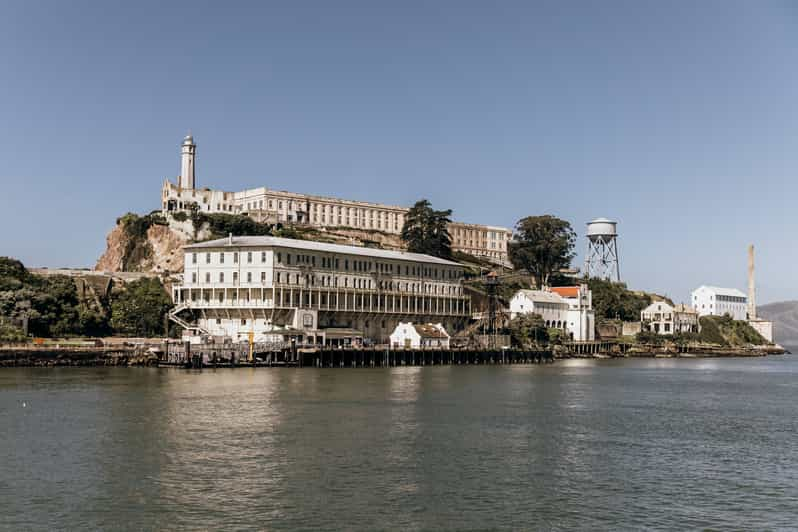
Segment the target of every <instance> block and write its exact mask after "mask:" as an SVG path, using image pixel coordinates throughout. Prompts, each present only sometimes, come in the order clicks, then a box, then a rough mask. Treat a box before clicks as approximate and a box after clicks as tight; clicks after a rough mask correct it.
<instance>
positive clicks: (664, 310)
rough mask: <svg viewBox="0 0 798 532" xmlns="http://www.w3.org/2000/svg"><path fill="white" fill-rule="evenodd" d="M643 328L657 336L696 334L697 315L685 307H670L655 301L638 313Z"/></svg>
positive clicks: (697, 329) (697, 326)
mask: <svg viewBox="0 0 798 532" xmlns="http://www.w3.org/2000/svg"><path fill="white" fill-rule="evenodd" d="M640 321H641V322H642V323H643V326H644V327H645V328H646V329H647V330H649V331H651V332H655V333H657V334H675V333H689V332H698V331H699V328H700V327H699V323H698V313H697V312H696V311H695V310H694V309H692V308H690V307H688V306H686V305H676V306H675V307H672V306H671V305H669V304H668V303H666V302H664V301H655V302H654V303H652V304H650V305H649V306H647V307H646V308H644V309H643V310H642V311H641V312H640Z"/></svg>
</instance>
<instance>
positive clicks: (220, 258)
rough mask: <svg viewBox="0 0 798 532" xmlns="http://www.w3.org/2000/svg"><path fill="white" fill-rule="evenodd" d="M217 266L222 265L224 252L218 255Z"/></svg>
mask: <svg viewBox="0 0 798 532" xmlns="http://www.w3.org/2000/svg"><path fill="white" fill-rule="evenodd" d="M219 264H224V251H222V252H220V253H219Z"/></svg>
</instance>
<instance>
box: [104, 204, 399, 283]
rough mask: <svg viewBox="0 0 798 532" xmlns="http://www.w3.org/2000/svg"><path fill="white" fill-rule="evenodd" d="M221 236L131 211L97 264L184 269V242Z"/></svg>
mask: <svg viewBox="0 0 798 532" xmlns="http://www.w3.org/2000/svg"><path fill="white" fill-rule="evenodd" d="M298 234H299V236H300V237H301V238H304V239H307V240H316V241H320V242H330V243H335V244H345V245H354V246H372V247H379V248H383V249H392V250H401V249H404V248H405V246H404V243H403V242H402V239H401V238H399V236H398V235H391V234H387V233H382V232H379V231H364V230H359V229H349V228H328V229H321V230H316V229H309V228H305V229H303V230H301V231H298ZM214 235H215V236H216V237H219V234H218V231H217V232H214V231H213V230H212V229H211V228H210V227H209V226H208V225H207V224H205V225H203V226H202V227H200V228H199V230H198V231H196V232H195V230H194V226H193V224H192V222H191V220H190V219H189V220H184V221H178V220H175V219H172V218H170V219H169V220H164V219H163V218H160V217H159V216H156V217H153V216H152V215H148V216H136V215H133V214H127V215H125V216H123V217H121V218H120V219H119V220H117V224H116V226H115V227H114V228H113V229H112V230H111V232H110V233H108V237H107V238H106V250H105V252H104V253H103V254H102V256H101V257H100V258H99V260H97V264H96V266H95V267H94V269H95V270H97V271H107V272H147V273H165V274H169V273H180V272H182V271H183V253H182V251H181V248H182V246H184V245H186V244H188V243H191V242H195V241H202V240H207V239H209V238H213V237H214Z"/></svg>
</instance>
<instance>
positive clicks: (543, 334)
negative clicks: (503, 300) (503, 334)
mask: <svg viewBox="0 0 798 532" xmlns="http://www.w3.org/2000/svg"><path fill="white" fill-rule="evenodd" d="M507 329H508V331H509V333H510V338H512V340H513V343H514V344H515V345H518V346H521V347H529V346H531V345H535V344H537V345H540V344H544V343H547V342H548V340H549V330H548V329H547V328H546V322H545V321H543V316H541V315H540V314H519V315H518V316H516V317H515V318H513V319H512V320H510V323H508V324H507Z"/></svg>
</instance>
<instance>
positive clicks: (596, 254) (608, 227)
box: [585, 218, 621, 282]
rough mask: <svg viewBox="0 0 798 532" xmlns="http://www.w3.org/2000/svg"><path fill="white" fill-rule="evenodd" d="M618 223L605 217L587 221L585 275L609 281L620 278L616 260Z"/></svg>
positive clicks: (619, 269)
mask: <svg viewBox="0 0 798 532" xmlns="http://www.w3.org/2000/svg"><path fill="white" fill-rule="evenodd" d="M617 226H618V224H617V222H613V221H612V220H609V219H607V218H596V219H595V220H593V221H592V222H588V223H587V254H586V255H585V275H587V277H597V278H599V279H608V280H611V281H616V282H617V281H620V280H621V268H620V264H619V261H618V227H617Z"/></svg>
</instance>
